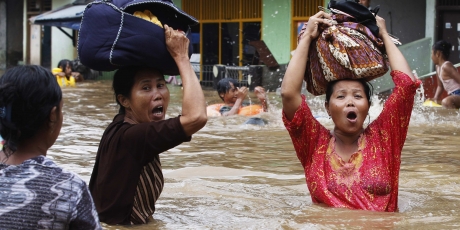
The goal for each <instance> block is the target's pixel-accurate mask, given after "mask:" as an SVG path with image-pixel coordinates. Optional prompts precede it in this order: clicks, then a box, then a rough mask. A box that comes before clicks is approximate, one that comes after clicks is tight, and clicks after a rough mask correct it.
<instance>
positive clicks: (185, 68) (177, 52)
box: [165, 25, 208, 136]
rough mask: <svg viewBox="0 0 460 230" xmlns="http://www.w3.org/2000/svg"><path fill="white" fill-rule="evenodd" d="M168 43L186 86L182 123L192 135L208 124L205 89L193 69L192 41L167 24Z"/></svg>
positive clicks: (183, 83) (186, 131)
mask: <svg viewBox="0 0 460 230" xmlns="http://www.w3.org/2000/svg"><path fill="white" fill-rule="evenodd" d="M165 38H166V45H167V48H168V51H169V53H170V54H171V56H172V57H173V58H174V61H175V62H176V64H177V66H178V67H179V73H180V76H181V78H182V85H183V87H184V91H183V96H182V116H181V117H180V123H181V125H182V127H183V128H184V131H185V134H187V136H191V135H192V134H194V133H196V132H198V130H200V129H201V128H203V127H204V126H205V125H206V122H207V121H208V117H207V115H206V101H205V99H204V94H203V90H202V89H201V85H200V82H199V81H198V79H197V77H196V75H195V72H194V71H193V68H192V65H191V64H190V59H189V57H188V47H189V43H190V41H189V40H188V38H187V37H186V36H185V34H184V33H182V32H180V31H177V30H174V29H173V28H171V27H169V26H167V25H165Z"/></svg>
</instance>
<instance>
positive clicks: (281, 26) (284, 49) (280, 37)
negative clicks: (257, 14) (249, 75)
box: [262, 0, 291, 64]
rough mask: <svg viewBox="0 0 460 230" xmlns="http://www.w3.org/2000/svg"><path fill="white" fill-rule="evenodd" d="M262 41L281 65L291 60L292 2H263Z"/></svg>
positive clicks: (270, 0)
mask: <svg viewBox="0 0 460 230" xmlns="http://www.w3.org/2000/svg"><path fill="white" fill-rule="evenodd" d="M262 40H264V41H265V44H266V45H267V46H268V48H269V49H270V51H271V53H272V54H273V56H274V57H275V59H276V61H277V62H278V63H279V64H285V63H288V62H289V60H290V59H291V53H290V51H291V50H290V49H291V1H290V0H282V1H280V0H262Z"/></svg>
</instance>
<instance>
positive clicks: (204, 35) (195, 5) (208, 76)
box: [182, 0, 262, 85]
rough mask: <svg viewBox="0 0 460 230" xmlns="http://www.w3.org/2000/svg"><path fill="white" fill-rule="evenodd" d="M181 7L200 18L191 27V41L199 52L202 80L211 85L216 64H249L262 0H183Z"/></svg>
mask: <svg viewBox="0 0 460 230" xmlns="http://www.w3.org/2000/svg"><path fill="white" fill-rule="evenodd" d="M182 9H183V10H184V11H185V12H187V13H188V14H190V15H192V16H193V17H195V18H197V19H198V20H199V21H200V24H199V25H198V26H195V27H192V33H193V34H192V36H194V38H195V39H193V41H192V45H193V47H194V53H200V54H201V61H200V63H201V65H202V66H201V72H200V80H201V82H202V84H204V85H207V84H210V85H212V81H213V75H212V66H213V65H215V64H223V65H228V66H245V65H250V64H252V62H253V61H254V59H255V58H256V52H255V49H254V47H252V46H251V45H249V42H250V41H257V40H260V39H261V21H262V0H182ZM208 70H209V71H208Z"/></svg>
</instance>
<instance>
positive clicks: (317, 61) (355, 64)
mask: <svg viewBox="0 0 460 230" xmlns="http://www.w3.org/2000/svg"><path fill="white" fill-rule="evenodd" d="M333 19H334V20H335V21H336V22H337V24H336V25H332V26H329V27H327V28H326V29H324V30H323V31H322V32H321V33H320V35H319V37H318V38H317V39H316V40H314V41H313V42H312V43H311V44H310V48H309V52H308V62H307V69H306V71H305V75H304V80H305V81H306V82H307V90H308V92H310V93H311V94H313V95H321V94H324V93H326V87H327V84H328V82H330V81H335V80H339V79H360V78H364V79H366V80H367V81H370V80H373V79H375V78H378V77H380V76H382V75H384V74H385V73H386V72H387V71H388V63H387V59H386V55H384V54H383V51H384V50H385V47H384V45H383V41H382V40H381V39H380V38H377V37H375V36H374V35H373V34H372V32H371V31H370V30H369V29H368V28H367V27H365V26H364V25H362V24H359V23H357V22H354V19H352V18H350V17H348V16H345V15H341V14H337V15H333ZM306 26H307V24H305V25H304V27H303V28H302V30H301V31H300V33H299V37H298V42H299V41H300V39H301V38H302V37H303V35H304V32H305V29H306Z"/></svg>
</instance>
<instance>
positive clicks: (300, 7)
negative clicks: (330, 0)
mask: <svg viewBox="0 0 460 230" xmlns="http://www.w3.org/2000/svg"><path fill="white" fill-rule="evenodd" d="M318 6H324V0H308V1H306V0H292V23H291V25H292V36H291V37H292V42H291V48H292V49H291V50H294V49H296V48H297V36H298V35H299V32H300V30H301V29H302V27H303V25H304V24H305V23H306V22H307V21H308V19H309V18H310V16H312V15H315V14H316V13H318V11H319V8H318Z"/></svg>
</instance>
